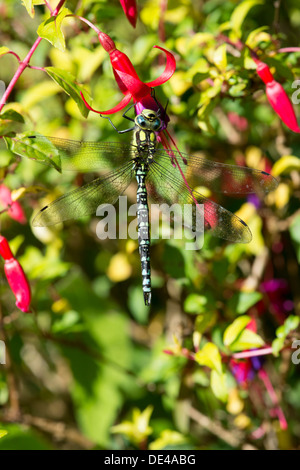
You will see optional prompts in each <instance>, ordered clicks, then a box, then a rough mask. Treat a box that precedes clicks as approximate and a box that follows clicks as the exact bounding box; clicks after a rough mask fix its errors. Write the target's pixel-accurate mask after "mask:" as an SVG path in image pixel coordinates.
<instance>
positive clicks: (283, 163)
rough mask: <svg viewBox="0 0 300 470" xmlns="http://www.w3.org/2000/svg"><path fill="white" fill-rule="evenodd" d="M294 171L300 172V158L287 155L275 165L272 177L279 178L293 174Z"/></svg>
mask: <svg viewBox="0 0 300 470" xmlns="http://www.w3.org/2000/svg"><path fill="white" fill-rule="evenodd" d="M293 170H296V171H299V170H300V158H298V157H294V156H293V155H285V156H284V157H281V158H280V159H279V160H277V162H275V163H274V165H273V168H272V175H274V176H279V175H281V174H283V173H291V171H293Z"/></svg>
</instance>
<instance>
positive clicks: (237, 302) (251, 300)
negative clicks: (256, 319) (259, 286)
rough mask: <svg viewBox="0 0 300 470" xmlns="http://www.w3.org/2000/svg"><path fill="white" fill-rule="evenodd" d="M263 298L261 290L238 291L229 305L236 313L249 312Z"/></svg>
mask: <svg viewBox="0 0 300 470" xmlns="http://www.w3.org/2000/svg"><path fill="white" fill-rule="evenodd" d="M261 298H262V294H261V293H260V292H236V293H235V294H234V295H233V296H232V298H231V299H230V301H229V307H230V309H231V310H232V311H233V312H234V313H237V314H238V315H240V314H241V313H245V312H247V310H249V308H250V307H252V306H253V305H255V304H256V303H257V302H258V301H259V300H260V299H261Z"/></svg>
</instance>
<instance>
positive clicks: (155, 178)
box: [148, 162, 252, 243]
mask: <svg viewBox="0 0 300 470" xmlns="http://www.w3.org/2000/svg"><path fill="white" fill-rule="evenodd" d="M148 192H149V196H150V197H152V198H153V199H154V200H155V201H156V202H158V203H159V204H162V203H165V202H166V203H167V204H168V205H172V204H174V203H175V204H177V205H178V207H177V209H175V217H174V218H175V219H176V217H182V214H183V213H184V211H183V208H184V205H185V204H189V205H192V208H193V210H192V211H189V212H188V213H187V214H186V213H184V221H183V224H184V226H186V227H188V228H190V229H192V230H193V231H194V232H197V231H198V223H197V217H196V216H197V211H198V213H199V212H200V211H201V209H200V206H199V205H200V204H203V207H204V228H205V229H210V231H211V233H212V234H213V235H214V236H216V237H219V238H223V239H225V240H229V241H231V242H239V243H249V242H250V241H251V239H252V234H251V231H250V229H249V227H248V226H247V224H246V223H245V222H244V221H243V220H241V219H240V218H239V217H238V216H236V215H235V214H233V213H232V212H230V211H228V210H227V209H225V208H224V207H222V206H220V205H219V204H217V203H215V202H213V201H211V200H210V199H208V198H206V197H204V196H203V195H202V194H200V193H199V192H197V191H195V190H193V189H192V188H190V187H189V186H188V185H186V184H185V182H184V180H183V179H180V177H179V178H178V177H177V176H174V175H173V174H172V172H170V171H168V170H166V169H165V167H164V166H162V165H159V164H158V163H155V162H154V163H153V164H151V168H150V172H149V178H148ZM176 210H178V214H176Z"/></svg>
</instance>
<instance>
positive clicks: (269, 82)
mask: <svg viewBox="0 0 300 470" xmlns="http://www.w3.org/2000/svg"><path fill="white" fill-rule="evenodd" d="M253 59H254V61H255V63H256V64H257V69H256V71H257V74H258V75H259V77H260V78H261V79H262V81H263V82H264V83H265V84H266V94H267V98H268V100H269V103H270V105H271V106H272V108H273V109H274V111H275V112H276V113H277V114H278V116H279V117H280V119H281V120H282V121H283V122H284V124H285V125H286V126H288V127H289V128H290V129H291V130H292V131H294V132H300V128H299V126H298V122H297V118H296V115H295V111H294V108H293V105H292V103H291V101H290V99H289V97H288V95H287V94H286V92H285V90H284V88H283V87H282V86H281V85H280V83H278V82H276V80H274V77H273V75H272V73H271V71H270V68H269V67H268V65H267V64H265V63H264V62H261V61H260V60H258V59H256V58H253Z"/></svg>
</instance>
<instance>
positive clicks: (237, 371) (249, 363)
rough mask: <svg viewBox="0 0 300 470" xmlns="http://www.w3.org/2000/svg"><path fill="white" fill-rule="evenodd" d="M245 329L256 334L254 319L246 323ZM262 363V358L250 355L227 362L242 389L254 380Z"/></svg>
mask: <svg viewBox="0 0 300 470" xmlns="http://www.w3.org/2000/svg"><path fill="white" fill-rule="evenodd" d="M246 329H247V330H251V331H253V332H254V333H256V331H257V327H256V321H255V319H254V318H252V320H251V321H250V322H249V323H248V325H247V326H246ZM251 351H252V350H251ZM263 362H264V358H263V356H253V355H252V356H251V357H246V358H244V359H235V358H231V359H230V361H229V366H230V369H231V372H232V374H233V376H234V377H235V379H236V381H237V382H238V383H239V384H240V385H241V386H242V387H243V388H247V387H248V385H249V382H250V381H251V380H253V379H254V377H255V375H256V373H257V371H259V370H260V369H261V368H262V366H263Z"/></svg>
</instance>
